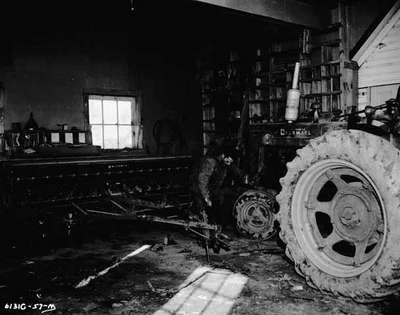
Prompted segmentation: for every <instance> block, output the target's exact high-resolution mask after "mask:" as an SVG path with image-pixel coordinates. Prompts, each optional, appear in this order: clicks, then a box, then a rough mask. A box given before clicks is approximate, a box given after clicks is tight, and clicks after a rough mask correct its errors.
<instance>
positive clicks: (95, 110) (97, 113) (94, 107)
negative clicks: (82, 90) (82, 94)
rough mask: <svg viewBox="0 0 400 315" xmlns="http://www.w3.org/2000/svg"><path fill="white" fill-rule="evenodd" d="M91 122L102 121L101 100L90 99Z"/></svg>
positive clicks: (98, 122)
mask: <svg viewBox="0 0 400 315" xmlns="http://www.w3.org/2000/svg"><path fill="white" fill-rule="evenodd" d="M89 123H90V124H101V123H102V109H101V100H96V99H89Z"/></svg>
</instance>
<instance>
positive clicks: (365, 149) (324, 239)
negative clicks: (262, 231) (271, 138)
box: [277, 130, 400, 302]
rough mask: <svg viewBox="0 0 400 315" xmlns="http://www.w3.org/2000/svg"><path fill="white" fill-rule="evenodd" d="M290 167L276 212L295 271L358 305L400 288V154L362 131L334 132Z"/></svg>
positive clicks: (314, 142)
mask: <svg viewBox="0 0 400 315" xmlns="http://www.w3.org/2000/svg"><path fill="white" fill-rule="evenodd" d="M287 168H288V171H287V174H286V175H285V177H283V178H282V179H281V185H282V190H281V192H280V194H279V195H278V196H277V201H278V202H279V205H280V210H279V213H278V215H277V217H278V221H279V223H280V228H281V232H280V237H281V239H282V241H283V242H284V243H286V244H287V246H286V255H287V256H288V257H289V258H290V259H291V260H292V261H294V263H295V268H296V271H297V272H298V273H299V274H301V275H302V276H304V277H305V278H306V280H307V282H308V283H309V284H310V285H311V286H313V287H316V288H318V289H320V290H324V291H328V292H332V293H334V294H336V295H343V296H348V297H351V298H353V299H354V300H356V301H359V302H368V301H374V300H379V299H382V298H383V297H385V296H387V295H389V294H391V293H393V292H395V291H398V290H399V286H400V271H399V270H400V151H399V150H397V149H396V148H395V147H394V146H393V145H391V144H390V143H389V142H388V141H386V140H385V139H382V138H379V137H377V136H374V135H371V134H368V133H366V132H363V131H357V130H351V131H348V130H340V131H332V132H329V133H327V134H325V135H324V136H322V137H320V138H317V139H314V140H312V141H310V143H309V144H308V145H307V146H305V147H304V148H302V149H299V150H298V151H297V157H296V158H295V159H294V160H293V161H292V162H289V163H288V164H287Z"/></svg>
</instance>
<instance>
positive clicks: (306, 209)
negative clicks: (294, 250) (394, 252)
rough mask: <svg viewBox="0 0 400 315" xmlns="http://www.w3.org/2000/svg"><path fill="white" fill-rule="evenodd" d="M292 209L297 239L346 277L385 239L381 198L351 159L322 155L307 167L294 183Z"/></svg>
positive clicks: (323, 265)
mask: <svg viewBox="0 0 400 315" xmlns="http://www.w3.org/2000/svg"><path fill="white" fill-rule="evenodd" d="M291 209H292V210H291V211H292V213H291V214H292V218H293V229H294V232H295V235H296V238H297V240H298V241H299V243H300V245H301V247H302V248H303V249H304V252H305V254H306V256H307V257H308V258H309V259H310V260H311V261H312V262H313V263H314V264H315V265H316V266H317V267H318V268H319V269H321V270H322V271H324V272H326V273H328V274H331V275H333V276H337V277H351V276H355V275H358V274H361V273H362V272H364V271H365V270H367V269H369V268H370V267H371V266H372V265H373V264H374V263H375V262H376V260H377V259H378V257H379V255H380V253H381V251H382V247H383V244H384V240H385V238H386V214H385V209H384V206H383V201H382V198H381V196H380V194H379V191H378V190H377V188H376V186H375V185H374V183H373V181H372V180H371V179H370V178H369V176H368V175H367V174H365V172H363V171H362V170H361V169H360V168H358V167H357V166H355V165H354V164H352V163H350V162H347V161H341V160H324V161H320V162H318V163H316V164H314V165H313V166H311V167H310V168H309V169H307V170H306V171H305V172H304V173H303V174H302V175H301V177H300V179H299V181H298V183H297V184H296V188H295V190H294V193H293V198H292V207H291Z"/></svg>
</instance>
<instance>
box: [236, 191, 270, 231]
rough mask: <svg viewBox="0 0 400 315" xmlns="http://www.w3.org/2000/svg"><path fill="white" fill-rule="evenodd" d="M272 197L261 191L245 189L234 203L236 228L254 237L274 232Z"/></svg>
mask: <svg viewBox="0 0 400 315" xmlns="http://www.w3.org/2000/svg"><path fill="white" fill-rule="evenodd" d="M273 203H274V197H273V196H269V195H267V194H266V193H265V192H261V191H247V192H245V193H244V194H242V195H241V196H240V197H239V198H238V199H237V201H236V203H235V205H234V209H235V213H236V224H237V226H238V228H240V229H242V230H244V231H245V232H247V233H249V234H252V235H254V236H256V237H258V236H262V237H263V238H268V237H270V236H272V235H273V234H274V228H273V221H274V218H275V215H274V213H273V208H274V204H273Z"/></svg>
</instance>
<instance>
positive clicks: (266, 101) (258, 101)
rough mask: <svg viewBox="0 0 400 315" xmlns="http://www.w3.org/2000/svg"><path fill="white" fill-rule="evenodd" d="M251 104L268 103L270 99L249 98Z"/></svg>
mask: <svg viewBox="0 0 400 315" xmlns="http://www.w3.org/2000/svg"><path fill="white" fill-rule="evenodd" d="M248 102H249V104H254V103H268V102H269V100H248Z"/></svg>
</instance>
